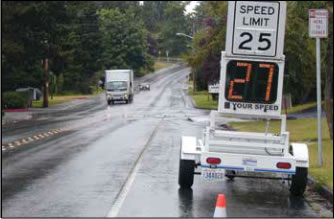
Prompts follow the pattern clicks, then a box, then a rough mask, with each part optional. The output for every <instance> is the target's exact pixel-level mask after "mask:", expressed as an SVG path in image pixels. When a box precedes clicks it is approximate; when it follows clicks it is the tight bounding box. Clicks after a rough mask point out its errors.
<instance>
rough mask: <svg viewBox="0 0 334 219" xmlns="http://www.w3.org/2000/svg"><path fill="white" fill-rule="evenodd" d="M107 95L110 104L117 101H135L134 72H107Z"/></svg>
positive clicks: (125, 70)
mask: <svg viewBox="0 0 334 219" xmlns="http://www.w3.org/2000/svg"><path fill="white" fill-rule="evenodd" d="M104 86H105V94H106V100H107V102H108V104H109V105H110V104H114V102H115V101H125V102H126V103H131V102H132V101H133V87H134V86H133V70H131V69H117V70H106V71H105V84H104Z"/></svg>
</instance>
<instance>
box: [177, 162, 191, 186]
mask: <svg viewBox="0 0 334 219" xmlns="http://www.w3.org/2000/svg"><path fill="white" fill-rule="evenodd" d="M194 170H195V161H193V160H181V159H180V166H179V185H180V187H181V188H187V189H189V188H191V186H192V185H193V183H194Z"/></svg>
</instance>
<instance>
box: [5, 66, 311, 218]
mask: <svg viewBox="0 0 334 219" xmlns="http://www.w3.org/2000/svg"><path fill="white" fill-rule="evenodd" d="M173 69H174V70H173ZM188 74H189V69H188V68H171V69H170V70H167V71H162V72H161V73H160V74H157V75H153V76H152V75H150V76H147V77H146V78H144V79H141V80H147V81H150V82H151V91H142V92H138V93H137V94H136V95H135V97H134V102H133V103H132V104H129V105H127V104H117V105H113V106H107V104H106V101H105V99H104V96H103V95H102V96H100V97H97V98H93V99H89V100H82V101H81V102H80V101H78V102H77V105H73V103H71V104H64V105H63V106H61V107H58V108H57V107H55V108H52V109H49V110H40V111H38V112H37V111H36V112H35V111H34V112H32V114H31V115H30V117H31V118H30V117H29V119H26V120H25V121H23V122H20V123H12V124H8V125H5V126H4V127H3V129H2V143H3V144H6V143H8V142H11V141H15V140H17V139H22V138H27V137H30V136H33V135H35V134H36V133H41V132H45V131H49V130H54V129H58V128H63V127H65V128H66V129H65V130H64V131H62V132H59V133H57V134H54V135H51V136H48V137H45V138H41V139H39V140H35V141H33V142H30V143H29V144H25V145H21V146H15V147H13V148H9V147H7V148H6V150H4V151H2V216H3V217H105V216H119V217H123V216H124V217H136V216H138V217H139V216H140V217H212V215H213V212H214V207H215V201H216V196H217V194H218V193H224V194H225V196H226V199H227V214H228V216H231V217H316V216H318V215H317V214H316V213H315V212H314V211H313V210H312V208H311V207H310V206H309V204H308V202H306V201H305V200H304V199H300V198H299V199H298V198H291V197H290V196H289V192H288V188H287V186H286V185H285V184H282V183H281V182H279V181H270V180H252V179H242V178H237V179H235V180H234V181H229V180H225V181H223V182H210V181H204V180H202V179H201V178H200V176H195V181H194V186H193V188H192V190H180V189H179V187H178V183H177V177H178V164H179V151H180V138H181V136H182V135H194V136H198V137H200V136H201V135H202V129H203V128H204V126H205V122H200V121H201V119H198V120H197V122H193V121H191V120H189V118H206V117H207V115H208V113H209V112H208V111H203V110H197V109H194V108H193V107H192V105H191V103H190V101H189V98H188V97H187V96H186V95H185V93H184V87H185V85H184V81H185V80H186V76H187V75H188Z"/></svg>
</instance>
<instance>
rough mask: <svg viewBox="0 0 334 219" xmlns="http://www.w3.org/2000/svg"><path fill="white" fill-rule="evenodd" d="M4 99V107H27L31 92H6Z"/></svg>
mask: <svg viewBox="0 0 334 219" xmlns="http://www.w3.org/2000/svg"><path fill="white" fill-rule="evenodd" d="M2 101H3V102H2V106H3V108H4V109H23V108H27V107H28V105H29V94H28V93H27V92H15V91H9V92H5V93H3V96H2Z"/></svg>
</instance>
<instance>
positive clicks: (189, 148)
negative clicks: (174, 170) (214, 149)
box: [181, 136, 198, 160]
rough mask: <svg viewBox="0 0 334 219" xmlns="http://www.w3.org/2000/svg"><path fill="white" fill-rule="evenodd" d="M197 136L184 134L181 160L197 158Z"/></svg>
mask: <svg viewBox="0 0 334 219" xmlns="http://www.w3.org/2000/svg"><path fill="white" fill-rule="evenodd" d="M197 153H198V152H197V151H196V137H192V136H182V139H181V160H196V154H197Z"/></svg>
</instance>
